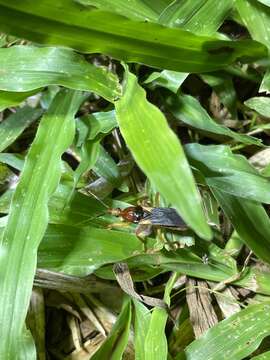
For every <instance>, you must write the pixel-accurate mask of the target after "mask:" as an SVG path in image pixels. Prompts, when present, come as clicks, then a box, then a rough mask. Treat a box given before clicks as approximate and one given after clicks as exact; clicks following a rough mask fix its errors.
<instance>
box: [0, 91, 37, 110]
mask: <svg viewBox="0 0 270 360" xmlns="http://www.w3.org/2000/svg"><path fill="white" fill-rule="evenodd" d="M36 92H37V90H34V91H28V92H22V93H20V92H16V93H15V92H9V91H0V111H3V110H5V109H7V108H8V107H11V106H16V105H19V104H20V103H21V102H22V101H24V100H25V99H27V98H28V97H29V96H32V95H34V94H35V93H36Z"/></svg>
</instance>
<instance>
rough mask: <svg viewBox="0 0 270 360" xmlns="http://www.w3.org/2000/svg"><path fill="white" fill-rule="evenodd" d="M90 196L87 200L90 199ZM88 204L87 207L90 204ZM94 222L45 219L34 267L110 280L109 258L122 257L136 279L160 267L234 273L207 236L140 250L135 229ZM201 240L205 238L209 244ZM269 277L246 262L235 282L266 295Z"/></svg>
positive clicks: (212, 276)
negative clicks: (188, 244)
mask: <svg viewBox="0 0 270 360" xmlns="http://www.w3.org/2000/svg"><path fill="white" fill-rule="evenodd" d="M89 201H90V203H91V202H92V201H91V199H89ZM85 205H86V204H85ZM85 205H84V207H85ZM88 207H89V208H90V209H91V207H90V206H89V205H88ZM90 216H91V215H90ZM94 226H95V224H94V223H93V224H92V225H91V227H90V226H89V227H84V228H80V227H79V226H76V227H75V226H70V225H49V226H48V228H47V231H46V233H45V236H44V239H43V241H42V242H41V244H40V247H39V251H38V267H40V268H45V269H50V270H52V271H59V272H63V273H67V274H71V275H77V276H85V275H88V274H90V273H92V272H93V271H95V274H97V276H100V277H102V278H107V279H111V280H113V279H114V274H113V272H112V267H111V264H112V263H114V262H119V261H125V262H127V263H128V265H129V267H130V269H131V270H132V269H134V270H135V272H134V276H135V277H136V279H139V280H147V279H150V278H152V277H153V276H156V275H157V274H158V273H160V272H164V271H166V272H167V271H178V272H181V273H183V274H186V275H189V276H194V277H198V278H201V279H206V280H210V281H218V282H220V281H224V280H227V279H228V278H230V277H232V276H234V275H236V274H237V273H238V270H237V268H236V265H235V260H234V259H233V258H232V257H231V256H230V255H229V253H228V252H226V251H223V250H221V249H219V248H218V247H217V246H215V245H214V244H212V243H209V242H204V241H203V242H202V244H203V246H201V245H202V244H200V242H198V241H196V246H195V247H194V248H192V249H180V250H178V251H177V252H175V253H173V252H167V251H162V252H159V253H156V254H154V255H151V254H147V253H145V252H144V248H143V244H142V242H140V241H139V240H138V238H137V237H136V236H135V235H134V234H129V233H126V232H119V231H111V230H106V229H104V225H103V228H102V229H97V228H95V227H94ZM89 239H91V241H89ZM147 242H148V247H149V250H150V251H152V250H151V248H152V247H153V245H154V244H153V241H152V242H151V241H150V239H147ZM206 244H207V245H208V244H210V247H208V246H206ZM198 245H200V246H198ZM204 255H207V257H208V259H209V260H208V263H205V262H204V261H203V256H204ZM105 265H107V268H106V266H105ZM149 267H150V268H149ZM144 269H147V271H148V272H147V274H146V275H143V271H144ZM142 275H143V276H142ZM268 279H269V272H267V271H262V270H261V269H259V270H257V269H250V268H248V271H247V272H246V273H245V275H244V276H242V277H241V279H239V280H237V281H235V284H236V285H239V286H242V287H244V288H247V289H250V290H252V291H256V292H258V293H261V294H266V295H270V286H269V280H268Z"/></svg>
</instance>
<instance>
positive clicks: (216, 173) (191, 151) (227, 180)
mask: <svg viewBox="0 0 270 360" xmlns="http://www.w3.org/2000/svg"><path fill="white" fill-rule="evenodd" d="M185 151H186V154H187V156H188V159H189V161H190V162H191V164H192V165H193V166H194V167H195V168H197V169H198V170H200V172H201V173H202V174H203V175H204V177H205V180H206V183H207V185H209V186H211V187H212V188H214V189H218V190H221V191H223V192H226V193H229V194H231V195H235V196H239V197H241V198H246V199H250V200H255V201H258V202H263V203H267V204H269V203H270V194H269V190H268V189H269V187H270V180H269V179H268V178H266V177H264V176H262V175H261V174H260V173H259V172H258V171H257V170H256V169H255V168H254V167H253V166H252V165H251V164H250V163H249V162H248V161H247V159H246V158H245V157H244V156H243V155H235V154H233V153H232V151H231V149H230V148H229V147H228V146H225V145H207V146H205V145H200V144H196V143H194V144H188V145H186V146H185ZM239 200H240V199H239Z"/></svg>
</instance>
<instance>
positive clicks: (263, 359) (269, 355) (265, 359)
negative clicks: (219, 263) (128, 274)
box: [251, 4, 270, 360]
mask: <svg viewBox="0 0 270 360" xmlns="http://www.w3.org/2000/svg"><path fill="white" fill-rule="evenodd" d="M269 5H270V4H269ZM251 359H253V360H269V359H270V351H266V352H264V353H262V354H260V355H257V356H253V357H252V358H251Z"/></svg>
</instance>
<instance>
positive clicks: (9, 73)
mask: <svg viewBox="0 0 270 360" xmlns="http://www.w3.org/2000/svg"><path fill="white" fill-rule="evenodd" d="M40 59H42V61H41V60H40ZM0 69H1V77H0V89H1V90H7V91H29V90H33V89H36V88H40V87H42V86H47V85H52V84H56V85H63V86H66V87H68V88H71V89H77V90H87V91H93V92H95V93H97V94H98V95H100V96H102V97H104V98H105V99H107V100H109V101H113V100H114V99H115V98H116V97H118V96H119V95H120V88H119V83H118V80H117V77H116V76H115V75H114V74H112V73H110V72H108V71H106V70H105V69H103V68H98V67H95V66H94V65H92V64H89V63H88V62H86V61H85V60H84V58H83V57H81V56H80V55H78V54H76V53H75V52H73V51H71V50H69V49H63V48H62V49H61V48H55V47H34V46H20V45H19V46H12V47H10V48H4V49H0Z"/></svg>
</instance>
